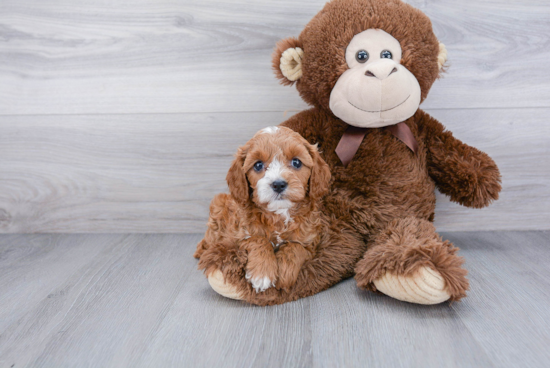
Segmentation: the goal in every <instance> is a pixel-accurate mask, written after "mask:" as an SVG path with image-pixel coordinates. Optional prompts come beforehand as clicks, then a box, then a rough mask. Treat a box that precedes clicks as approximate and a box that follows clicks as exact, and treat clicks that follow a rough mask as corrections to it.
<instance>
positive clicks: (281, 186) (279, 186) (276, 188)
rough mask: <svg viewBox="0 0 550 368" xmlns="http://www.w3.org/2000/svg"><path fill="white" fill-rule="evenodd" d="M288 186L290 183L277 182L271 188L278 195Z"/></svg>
mask: <svg viewBox="0 0 550 368" xmlns="http://www.w3.org/2000/svg"><path fill="white" fill-rule="evenodd" d="M287 186H288V183H287V182H286V181H284V180H276V181H274V182H273V183H272V184H271V188H273V190H274V191H275V192H277V193H282V192H284V190H285V189H286V187H287Z"/></svg>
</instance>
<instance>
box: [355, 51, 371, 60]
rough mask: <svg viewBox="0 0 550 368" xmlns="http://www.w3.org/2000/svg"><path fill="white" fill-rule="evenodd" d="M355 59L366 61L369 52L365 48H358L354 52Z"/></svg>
mask: <svg viewBox="0 0 550 368" xmlns="http://www.w3.org/2000/svg"><path fill="white" fill-rule="evenodd" d="M355 60H357V61H358V62H360V63H366V62H367V60H369V53H368V52H366V51H365V50H359V51H357V54H355Z"/></svg>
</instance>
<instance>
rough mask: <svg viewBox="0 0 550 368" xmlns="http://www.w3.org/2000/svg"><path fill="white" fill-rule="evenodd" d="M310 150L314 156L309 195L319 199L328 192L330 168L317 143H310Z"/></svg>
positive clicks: (312, 156)
mask: <svg viewBox="0 0 550 368" xmlns="http://www.w3.org/2000/svg"><path fill="white" fill-rule="evenodd" d="M308 150H309V154H310V155H311V158H313V168H312V169H311V176H310V177H309V196H310V197H311V198H315V199H317V198H321V197H322V196H324V195H325V194H327V193H328V186H329V184H330V168H329V167H328V165H327V163H326V162H325V160H323V159H322V158H321V155H320V154H319V150H318V149H317V145H314V146H313V145H311V144H308Z"/></svg>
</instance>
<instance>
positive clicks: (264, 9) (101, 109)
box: [0, 0, 550, 233]
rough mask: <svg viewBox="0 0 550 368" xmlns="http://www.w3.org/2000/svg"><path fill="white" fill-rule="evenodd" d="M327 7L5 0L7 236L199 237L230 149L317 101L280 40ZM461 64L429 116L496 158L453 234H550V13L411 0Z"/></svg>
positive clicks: (449, 225)
mask: <svg viewBox="0 0 550 368" xmlns="http://www.w3.org/2000/svg"><path fill="white" fill-rule="evenodd" d="M324 2H325V1H324V0H301V1H294V0H292V1H290V0H288V1H287V0H284V1H266V0H261V1H260V0H249V1H233V0H201V1H196V0H194V1H193V0H180V1H176V0H138V1H123V0H111V1H100V0H1V1H0V232H4V233H15V232H24V233H27V232H201V231H203V230H204V228H205V227H204V224H205V221H206V218H207V214H208V204H209V201H210V199H211V198H212V196H213V195H214V194H215V193H217V192H220V191H224V190H225V183H224V177H225V174H226V171H227V168H228V167H229V162H230V160H231V156H232V154H233V153H234V152H235V150H236V148H237V146H238V145H240V144H243V143H244V142H245V141H246V140H247V139H248V138H249V137H251V136H252V135H253V133H254V132H255V131H257V130H258V129H260V128H262V127H265V126H268V125H275V124H278V123H280V122H282V121H283V120H284V119H285V118H286V117H289V116H291V115H292V114H293V113H295V112H297V111H300V110H302V109H305V108H306V107H307V106H306V105H305V104H304V103H303V102H302V101H301V99H300V98H299V96H298V94H297V92H296V90H295V89H294V88H288V87H283V86H280V85H278V83H277V81H276V80H275V78H274V77H273V75H272V71H271V65H270V64H271V51H272V48H273V46H274V45H275V43H276V42H277V41H278V40H279V39H281V38H284V37H287V36H296V35H298V34H299V32H300V31H301V29H302V28H303V27H304V25H305V24H306V23H307V22H308V20H309V19H310V18H311V17H312V16H313V15H314V14H315V13H316V12H317V11H319V10H320V9H321V7H322V6H323V4H324ZM409 2H410V3H411V4H412V5H413V6H416V7H418V8H420V9H421V10H422V11H424V12H425V13H426V14H428V15H429V16H430V17H431V19H432V22H433V25H434V29H435V33H436V35H437V36H438V38H439V39H440V40H441V41H442V42H443V43H445V44H446V46H447V49H448V52H449V62H450V67H449V70H448V73H447V74H446V75H445V77H444V78H443V79H441V80H439V81H437V82H436V84H435V85H434V87H433V88H432V91H431V93H430V96H429V97H428V99H427V100H426V101H425V102H424V104H423V105H422V108H424V109H425V110H426V111H428V112H429V113H430V114H432V115H433V116H434V117H436V118H438V119H439V120H440V121H442V122H443V123H444V124H445V125H446V126H447V127H448V128H449V129H450V130H452V131H453V132H454V133H455V136H457V137H458V138H459V139H461V140H463V141H465V142H467V143H469V144H471V145H474V146H476V147H478V148H480V149H482V150H484V151H486V152H488V153H489V154H490V155H491V156H492V157H493V158H494V159H495V160H496V162H497V163H498V164H499V166H500V168H501V171H502V174H503V185H504V190H503V192H502V196H501V199H500V200H499V201H498V202H496V203H495V204H493V205H492V206H491V207H489V208H486V209H483V210H470V209H466V208H462V207H460V206H458V205H456V204H453V203H450V202H449V201H448V200H447V199H446V198H445V197H443V196H439V202H438V206H437V212H436V225H437V227H438V229H439V230H440V231H453V230H489V229H490V230H499V229H516V230H527V229H550V221H549V220H550V161H549V154H550V148H549V147H550V144H549V143H548V137H549V136H550V124H549V122H548V120H549V118H548V116H550V73H549V72H548V70H547V68H548V67H547V66H548V60H550V2H548V1H547V0H526V1H514V0H498V1H497V0H484V1H478V0H461V1H456V0H441V1H429V0H424V1H421V0H418V1H417V0H414V1H409Z"/></svg>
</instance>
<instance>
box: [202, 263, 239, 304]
mask: <svg viewBox="0 0 550 368" xmlns="http://www.w3.org/2000/svg"><path fill="white" fill-rule="evenodd" d="M208 283H209V284H210V286H211V287H212V289H213V290H214V291H215V292H216V293H218V294H220V295H221V296H225V297H226V298H229V299H235V300H243V298H242V296H241V294H240V293H239V292H238V291H237V288H236V287H235V286H233V285H231V284H228V283H226V282H225V279H224V277H223V274H222V272H221V271H220V270H216V271H214V272H212V273H211V274H210V276H208Z"/></svg>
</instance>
